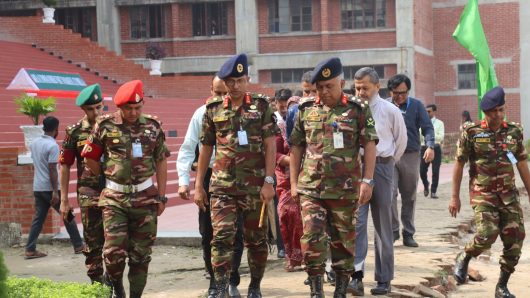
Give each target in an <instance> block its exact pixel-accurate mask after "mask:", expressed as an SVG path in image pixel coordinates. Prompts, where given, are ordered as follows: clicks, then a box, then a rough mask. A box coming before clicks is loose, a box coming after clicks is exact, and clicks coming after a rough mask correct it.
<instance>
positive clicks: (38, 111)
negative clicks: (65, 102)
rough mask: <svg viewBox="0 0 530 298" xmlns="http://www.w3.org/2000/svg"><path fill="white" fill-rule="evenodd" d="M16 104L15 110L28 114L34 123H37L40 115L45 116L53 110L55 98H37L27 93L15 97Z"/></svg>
mask: <svg viewBox="0 0 530 298" xmlns="http://www.w3.org/2000/svg"><path fill="white" fill-rule="evenodd" d="M15 103H16V104H17V106H18V110H17V112H19V113H22V114H24V115H26V116H29V117H30V118H31V120H33V124H34V125H39V118H40V116H46V115H47V114H48V113H51V112H53V111H55V98H53V97H48V98H46V99H38V98H36V97H33V96H29V95H27V94H22V95H20V96H19V97H17V98H15Z"/></svg>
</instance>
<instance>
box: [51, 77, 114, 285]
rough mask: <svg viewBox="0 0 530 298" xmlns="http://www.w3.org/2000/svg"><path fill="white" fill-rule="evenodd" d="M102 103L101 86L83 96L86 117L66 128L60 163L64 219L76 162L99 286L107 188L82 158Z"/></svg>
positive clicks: (93, 276) (90, 261)
mask: <svg viewBox="0 0 530 298" xmlns="http://www.w3.org/2000/svg"><path fill="white" fill-rule="evenodd" d="M102 101H103V96H102V94H101V88H100V87H99V84H94V85H91V86H88V87H86V88H85V89H83V90H82V91H81V92H80V93H79V95H78V96H77V99H76V105H77V106H78V107H80V108H81V109H82V110H83V112H84V113H85V116H84V117H83V118H82V119H81V120H79V122H77V123H76V124H74V125H71V126H68V127H67V128H66V136H65V138H64V141H63V145H62V150H61V153H60V155H59V163H60V164H61V183H60V185H61V214H62V215H63V218H64V220H68V219H69V217H70V219H71V217H72V211H71V208H70V204H69V202H68V185H69V181H70V168H71V167H72V165H73V164H74V162H76V166H77V202H78V204H79V207H80V209H81V221H82V223H83V238H85V243H86V246H85V249H84V250H83V253H84V254H85V256H86V260H85V264H86V267H87V275H88V277H89V278H90V280H91V281H92V282H99V283H101V282H102V281H103V279H102V277H103V258H102V252H103V242H105V238H104V236H103V215H102V210H101V208H100V207H99V206H98V200H99V194H100V193H101V190H102V189H103V183H102V182H103V180H104V179H103V177H102V176H101V175H94V174H93V173H92V171H90V170H89V169H88V168H87V166H86V164H85V162H84V160H83V158H82V157H81V151H82V150H83V147H84V146H85V144H86V141H87V138H88V136H89V135H90V133H91V132H92V129H93V128H94V125H95V124H96V117H98V116H100V115H101V111H102V108H103V103H102Z"/></svg>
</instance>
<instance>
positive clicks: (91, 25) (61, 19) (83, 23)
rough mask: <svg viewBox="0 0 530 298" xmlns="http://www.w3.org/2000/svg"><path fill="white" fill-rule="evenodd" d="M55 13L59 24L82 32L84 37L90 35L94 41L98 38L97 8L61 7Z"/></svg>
mask: <svg viewBox="0 0 530 298" xmlns="http://www.w3.org/2000/svg"><path fill="white" fill-rule="evenodd" d="M55 13H56V20H57V23H58V24H61V25H63V26H64V27H65V28H67V29H72V31H74V32H76V33H80V34H81V36H83V37H88V38H90V39H91V40H93V41H96V40H97V32H96V30H95V29H96V28H97V26H96V24H95V19H96V9H95V8H93V7H85V8H59V9H56V10H55ZM93 29H94V30H93Z"/></svg>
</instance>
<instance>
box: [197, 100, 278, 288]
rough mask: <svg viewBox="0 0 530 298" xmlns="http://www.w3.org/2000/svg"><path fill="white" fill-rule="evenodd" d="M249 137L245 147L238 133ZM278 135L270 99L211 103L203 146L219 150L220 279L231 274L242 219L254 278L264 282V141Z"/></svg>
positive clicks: (215, 258) (215, 247) (215, 250)
mask: <svg viewBox="0 0 530 298" xmlns="http://www.w3.org/2000/svg"><path fill="white" fill-rule="evenodd" d="M240 130H244V131H246V134H247V139H248V145H239V139H238V131H240ZM276 133H277V127H276V122H275V120H274V118H273V112H272V110H271V108H270V107H269V104H268V101H267V98H266V97H265V96H262V95H256V94H254V95H250V94H247V95H246V96H245V99H244V101H243V104H242V105H241V106H240V107H239V108H238V109H237V110H234V109H233V108H232V105H231V101H230V99H229V97H219V96H217V97H213V98H211V99H210V100H209V101H208V102H207V103H206V113H205V115H204V118H203V129H202V135H201V143H202V144H203V145H209V146H216V156H215V162H214V165H213V172H212V178H211V183H210V192H211V193H212V196H211V217H212V226H213V240H212V266H213V269H214V272H215V278H216V279H217V280H220V279H222V278H224V277H226V276H228V273H229V272H230V270H231V260H232V254H233V251H234V248H233V246H234V237H235V233H236V219H237V215H238V214H242V217H243V239H244V244H245V247H247V249H248V264H249V267H250V273H251V276H252V277H254V278H258V279H261V278H262V277H263V273H264V271H265V265H266V263H267V255H268V251H267V239H266V238H267V225H265V226H263V227H262V228H258V224H259V217H260V210H261V205H262V201H261V199H260V190H261V186H262V185H263V183H264V178H265V154H264V146H263V140H264V139H265V138H267V137H273V136H275V135H276Z"/></svg>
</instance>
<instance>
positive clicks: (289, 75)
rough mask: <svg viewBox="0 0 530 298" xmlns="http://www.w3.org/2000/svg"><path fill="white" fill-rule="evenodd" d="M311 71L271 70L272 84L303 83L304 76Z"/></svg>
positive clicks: (299, 69)
mask: <svg viewBox="0 0 530 298" xmlns="http://www.w3.org/2000/svg"><path fill="white" fill-rule="evenodd" d="M310 70H311V69H304V68H295V69H274V70H271V82H272V83H273V84H287V83H300V82H302V75H303V74H304V73H305V72H306V71H310Z"/></svg>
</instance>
